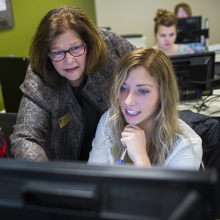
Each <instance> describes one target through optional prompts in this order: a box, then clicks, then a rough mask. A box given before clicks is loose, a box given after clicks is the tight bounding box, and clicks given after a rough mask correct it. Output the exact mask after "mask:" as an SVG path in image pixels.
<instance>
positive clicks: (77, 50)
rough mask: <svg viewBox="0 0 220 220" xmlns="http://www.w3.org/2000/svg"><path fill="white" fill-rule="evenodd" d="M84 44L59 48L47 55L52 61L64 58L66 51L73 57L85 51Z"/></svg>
mask: <svg viewBox="0 0 220 220" xmlns="http://www.w3.org/2000/svg"><path fill="white" fill-rule="evenodd" d="M85 48H86V44H82V45H79V46H75V47H72V48H70V49H69V50H63V51H62V50H60V51H56V52H52V53H48V54H47V55H48V57H50V59H51V60H53V61H54V62H59V61H62V60H64V59H65V57H66V53H69V54H70V55H71V56H73V57H79V56H82V55H83V54H84V53H85Z"/></svg>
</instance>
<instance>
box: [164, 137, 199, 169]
mask: <svg viewBox="0 0 220 220" xmlns="http://www.w3.org/2000/svg"><path fill="white" fill-rule="evenodd" d="M190 140H191V143H190V142H189V140H188V139H187V138H185V137H184V138H182V139H181V141H180V142H179V143H178V145H177V146H176V147H175V149H174V150H173V152H172V153H171V155H170V156H169V157H168V158H167V161H166V166H165V167H167V168H169V169H178V170H192V171H197V170H199V168H200V165H201V161H202V140H201V138H200V137H199V136H198V138H191V139H190Z"/></svg>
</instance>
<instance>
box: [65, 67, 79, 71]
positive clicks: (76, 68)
mask: <svg viewBox="0 0 220 220" xmlns="http://www.w3.org/2000/svg"><path fill="white" fill-rule="evenodd" d="M77 68H78V66H75V67H73V68H69V69H65V70H66V71H71V70H75V69H77Z"/></svg>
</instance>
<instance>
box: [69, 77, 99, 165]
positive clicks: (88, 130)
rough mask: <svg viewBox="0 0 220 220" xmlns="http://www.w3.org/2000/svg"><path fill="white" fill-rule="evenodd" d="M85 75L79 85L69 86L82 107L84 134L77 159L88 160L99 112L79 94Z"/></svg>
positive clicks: (85, 79)
mask: <svg viewBox="0 0 220 220" xmlns="http://www.w3.org/2000/svg"><path fill="white" fill-rule="evenodd" d="M86 81H87V77H85V78H84V80H83V82H82V83H81V84H80V85H79V86H71V88H72V91H73V94H74V96H75V98H76V100H77V102H78V103H79V105H80V106H81V108H82V111H83V114H84V115H83V118H84V119H85V120H84V123H85V135H84V137H83V140H82V145H81V150H80V155H79V160H82V161H88V159H89V152H90V151H91V149H92V141H93V139H94V137H95V132H96V128H97V126H98V123H99V120H100V118H101V114H100V113H99V112H98V111H97V110H96V109H95V108H94V107H93V106H92V105H91V104H90V102H89V101H88V100H87V99H86V98H85V97H84V96H82V95H81V91H82V89H83V87H84V86H85V84H86Z"/></svg>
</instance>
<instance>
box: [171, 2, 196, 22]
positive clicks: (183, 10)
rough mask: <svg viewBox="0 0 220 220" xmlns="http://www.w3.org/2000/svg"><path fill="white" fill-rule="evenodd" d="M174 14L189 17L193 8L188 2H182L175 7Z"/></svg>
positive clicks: (178, 16) (179, 16)
mask: <svg viewBox="0 0 220 220" xmlns="http://www.w3.org/2000/svg"><path fill="white" fill-rule="evenodd" d="M174 15H175V16H176V17H177V18H187V17H191V16H192V10H191V8H190V6H189V5H188V4H186V3H180V4H178V5H176V6H175V8H174Z"/></svg>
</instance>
